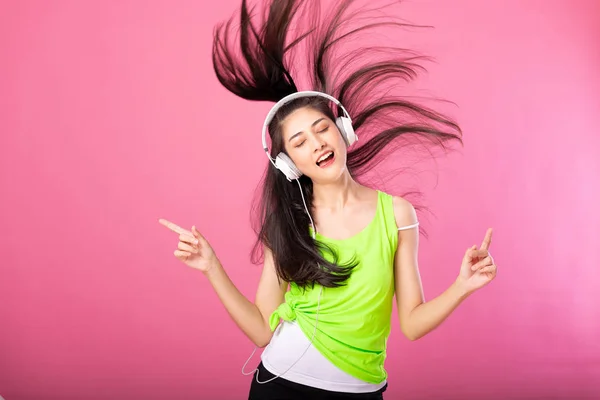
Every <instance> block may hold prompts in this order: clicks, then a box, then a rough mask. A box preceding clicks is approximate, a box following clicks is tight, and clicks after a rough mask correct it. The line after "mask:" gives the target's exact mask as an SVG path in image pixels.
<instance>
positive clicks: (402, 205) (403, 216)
mask: <svg viewBox="0 0 600 400" xmlns="http://www.w3.org/2000/svg"><path fill="white" fill-rule="evenodd" d="M393 204H394V216H395V217H396V225H398V227H403V226H408V225H413V224H416V223H417V222H418V219H417V212H416V211H415V207H414V206H413V205H412V203H411V202H409V201H408V200H406V199H405V198H403V197H400V196H393Z"/></svg>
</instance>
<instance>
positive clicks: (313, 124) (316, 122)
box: [288, 117, 325, 142]
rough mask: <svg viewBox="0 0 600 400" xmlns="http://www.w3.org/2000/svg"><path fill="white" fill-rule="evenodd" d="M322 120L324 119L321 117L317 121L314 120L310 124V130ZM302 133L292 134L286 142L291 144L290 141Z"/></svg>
mask: <svg viewBox="0 0 600 400" xmlns="http://www.w3.org/2000/svg"><path fill="white" fill-rule="evenodd" d="M324 119H325V117H323V118H319V119H318V120H316V121H315V122H313V123H312V125H311V126H310V127H311V128H312V127H314V126H315V125H316V124H318V123H319V122H321V121H323V120H324ZM302 133H303V132H297V133H294V134H293V135H292V136H291V137H290V138H289V139H288V142H291V141H292V139H294V138H295V137H296V136H298V135H300V134H302Z"/></svg>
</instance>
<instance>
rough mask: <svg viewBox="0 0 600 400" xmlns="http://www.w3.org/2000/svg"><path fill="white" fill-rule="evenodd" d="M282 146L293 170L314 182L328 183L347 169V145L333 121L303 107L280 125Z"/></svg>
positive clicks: (319, 112)
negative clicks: (292, 164)
mask: <svg viewBox="0 0 600 400" xmlns="http://www.w3.org/2000/svg"><path fill="white" fill-rule="evenodd" d="M281 132H282V135H283V137H282V139H283V145H284V147H285V150H286V152H287V154H288V155H289V157H290V158H291V159H292V161H293V162H294V164H296V167H298V169H299V170H300V171H301V172H302V173H303V174H304V175H306V176H308V177H309V178H311V179H312V180H313V182H317V183H327V182H332V181H335V180H337V179H339V178H340V176H341V175H342V174H343V172H344V171H345V170H346V142H345V141H344V139H343V138H342V135H341V134H340V131H339V129H338V127H337V125H336V124H335V122H334V121H332V120H331V119H329V118H328V117H327V116H326V115H325V114H323V113H322V112H321V111H318V110H316V109H315V108H312V107H302V108H299V109H297V110H295V111H293V112H292V113H291V114H289V115H288V116H287V117H286V118H285V119H284V120H283V121H282V123H281Z"/></svg>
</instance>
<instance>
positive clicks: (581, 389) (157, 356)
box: [0, 0, 600, 400]
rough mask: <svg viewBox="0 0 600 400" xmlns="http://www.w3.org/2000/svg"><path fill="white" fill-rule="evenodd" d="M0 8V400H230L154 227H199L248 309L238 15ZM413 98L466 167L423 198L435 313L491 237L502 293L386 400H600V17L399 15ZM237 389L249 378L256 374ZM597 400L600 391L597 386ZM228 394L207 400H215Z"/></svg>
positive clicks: (480, 296)
mask: <svg viewBox="0 0 600 400" xmlns="http://www.w3.org/2000/svg"><path fill="white" fill-rule="evenodd" d="M209 3H210V6H209V5H207V2H199V1H176V2H170V1H125V2H116V1H113V2H103V1H85V2H83V1H82V2H78V1H66V0H61V1H53V2H44V1H31V0H30V1H18V2H17V1H13V2H10V4H6V3H5V4H4V6H3V7H2V8H3V12H1V13H0V54H2V62H1V63H0V88H1V89H0V105H1V107H0V110H1V111H0V113H1V114H0V115H1V119H0V123H1V125H0V132H1V141H0V188H1V196H0V205H1V207H0V224H1V227H2V230H1V232H2V240H1V241H0V252H1V258H0V395H1V396H3V397H4V398H6V399H7V400H19V399H51V398H52V399H59V398H78V399H83V398H85V399H101V398H102V399H105V398H111V399H117V398H119V399H133V398H143V399H165V398H169V399H192V398H194V399H197V398H207V399H234V398H236V399H241V398H245V396H246V394H247V391H248V387H249V384H250V377H247V376H243V375H242V374H241V373H240V369H241V367H242V365H243V363H244V362H245V361H246V359H247V357H248V356H249V355H250V353H251V351H252V348H253V346H252V345H251V343H250V341H249V340H247V339H246V338H245V337H244V336H243V334H242V333H241V332H240V331H239V330H238V329H237V328H236V326H235V325H234V323H233V322H232V321H231V320H230V318H229V316H228V315H227V313H226V312H225V310H224V309H223V307H222V306H221V304H220V303H219V301H218V300H217V298H216V296H215V294H214V292H213V291H212V289H211V287H210V286H209V285H208V283H207V281H206V280H205V279H204V277H203V276H202V274H201V273H199V272H197V271H194V270H191V269H189V268H187V267H185V266H184V265H183V264H181V263H179V262H178V261H177V260H176V259H175V258H174V257H173V255H172V251H173V250H174V247H175V244H176V240H177V238H176V236H175V235H174V234H171V233H170V232H169V231H167V230H166V229H164V228H163V227H161V226H160V225H159V224H158V223H157V219H158V218H159V217H164V218H168V219H171V220H172V221H175V222H177V223H179V224H182V225H184V226H186V227H189V226H191V225H192V224H197V226H199V228H200V229H201V230H202V231H203V232H204V234H205V235H206V236H207V237H208V239H209V240H210V241H211V243H212V244H213V246H214V247H215V249H216V251H217V253H218V254H219V256H220V258H221V259H222V261H223V263H224V265H225V266H226V268H227V271H228V272H229V274H230V275H231V277H232V279H233V280H234V281H235V282H236V283H237V284H238V285H239V288H240V290H242V291H243V293H244V294H246V295H247V296H249V297H251V298H253V296H254V290H255V288H256V284H257V281H258V277H259V271H260V268H259V267H258V266H254V265H252V264H251V263H250V262H249V251H250V248H251V245H252V243H253V234H252V231H251V229H250V225H249V209H250V202H249V201H250V199H251V197H252V195H253V190H254V188H255V187H256V185H257V182H258V179H259V178H260V175H261V173H262V171H263V168H264V166H265V163H266V158H265V157H264V153H263V152H262V151H261V148H260V125H261V123H262V120H263V118H264V115H265V113H266V112H267V111H268V108H269V105H268V104H266V103H248V102H246V101H244V100H241V99H238V98H236V97H234V96H233V95H231V94H229V93H227V92H226V91H225V90H224V89H223V88H222V87H221V86H219V84H218V82H217V80H216V78H215V76H214V73H213V71H212V65H211V60H210V52H211V39H212V29H213V26H214V24H215V23H216V22H217V21H219V20H222V19H224V18H227V17H228V16H229V15H230V14H231V13H232V12H233V11H234V9H235V8H236V7H237V6H238V3H239V0H221V1H218V2H212V1H211V2H209ZM402 15H403V16H404V17H406V18H408V19H410V20H411V21H414V22H416V23H420V24H430V25H434V26H435V27H436V29H435V30H423V31H417V32H413V33H410V34H409V33H407V35H408V36H407V39H406V40H407V43H408V42H410V45H411V46H417V49H418V50H423V51H425V52H427V53H428V54H431V55H433V56H435V58H436V59H437V64H434V65H429V66H428V68H429V71H430V73H429V75H427V76H425V77H424V78H423V80H422V81H420V83H419V84H420V87H422V88H423V89H427V90H428V92H429V93H430V94H433V95H435V96H441V97H444V98H448V99H451V100H453V101H455V102H456V103H457V104H458V108H451V110H452V112H453V114H454V115H455V116H456V117H457V118H458V120H459V121H460V123H461V124H462V127H463V128H464V131H465V148H464V150H462V151H461V153H455V154H453V155H451V156H449V157H447V158H445V159H443V160H442V161H441V162H440V163H439V175H438V177H439V182H438V184H437V186H433V185H429V186H427V187H424V189H425V190H426V194H427V204H428V206H429V207H430V209H431V211H432V212H433V213H434V214H435V216H434V217H432V218H430V219H429V220H428V221H427V222H426V228H427V230H428V232H429V234H430V236H429V238H428V239H423V241H422V245H421V255H420V261H421V265H420V267H421V273H422V278H423V282H424V286H425V293H426V296H427V298H432V297H433V296H435V295H437V294H439V293H440V292H441V291H443V290H444V289H445V288H446V287H447V286H448V285H449V284H450V283H451V282H452V281H453V279H454V278H455V276H456V274H457V273H458V268H459V265H460V261H461V257H462V254H463V252H464V250H465V249H466V248H467V247H468V246H470V245H473V244H476V243H477V244H478V243H480V241H481V239H482V238H483V234H484V232H485V229H486V228H487V227H488V226H491V227H494V228H495V236H494V243H493V245H492V250H493V254H494V256H495V259H496V262H497V264H498V265H499V268H500V271H499V274H498V277H497V279H496V280H495V281H494V282H493V283H492V284H491V285H490V286H488V287H486V288H485V289H484V290H482V291H481V292H478V293H476V294H475V295H474V296H473V297H471V298H469V299H468V300H467V301H466V302H465V303H464V304H463V305H462V306H461V307H460V308H459V309H458V310H457V311H456V312H455V313H454V314H453V315H452V316H451V318H450V319H449V320H447V321H446V323H444V324H443V325H442V326H441V327H440V328H439V329H438V330H436V331H434V332H433V333H431V334H430V335H428V336H426V337H425V338H423V339H421V340H419V341H416V342H410V341H408V340H407V339H405V338H404V337H402V336H401V334H400V329H399V326H398V322H397V317H396V316H394V326H393V333H392V336H391V338H390V341H389V358H388V363H387V368H388V371H389V375H390V377H389V378H390V386H389V389H388V392H387V394H386V398H387V399H396V398H403V399H430V398H447V399H449V398H461V399H470V398H473V399H475V398H478V399H493V398H499V399H500V398H504V399H507V398H513V399H516V398H522V399H524V398H547V399H549V398H554V399H558V398H561V399H567V398H571V399H575V398H580V399H583V398H590V399H591V398H598V397H600V379H599V378H600V344H598V337H599V335H600V311H599V308H598V304H599V300H600V299H599V295H598V293H599V289H598V288H599V285H600V277H599V276H600V275H599V273H598V272H597V271H598V265H599V264H600V256H599V253H598V231H599V229H600V211H598V205H599V204H600V188H599V186H600V185H599V184H598V182H599V181H600V179H599V177H600V161H599V159H600V78H599V73H598V71H600V28H599V27H600V2H598V1H595V0H589V1H583V0H579V1H572V0H568V1H567V0H564V1H542V0H527V1H516V0H512V1H496V2H492V1H480V0H461V1H453V2H449V1H443V0H437V1H433V0H418V1H417V0H413V1H410V2H407V3H406V4H405V5H404V8H403V14H402ZM254 360H255V361H253V362H252V363H251V365H252V366H253V365H255V364H256V362H257V360H258V356H256V358H255V359H254ZM594 381H595V382H594ZM219 393H220V394H219Z"/></svg>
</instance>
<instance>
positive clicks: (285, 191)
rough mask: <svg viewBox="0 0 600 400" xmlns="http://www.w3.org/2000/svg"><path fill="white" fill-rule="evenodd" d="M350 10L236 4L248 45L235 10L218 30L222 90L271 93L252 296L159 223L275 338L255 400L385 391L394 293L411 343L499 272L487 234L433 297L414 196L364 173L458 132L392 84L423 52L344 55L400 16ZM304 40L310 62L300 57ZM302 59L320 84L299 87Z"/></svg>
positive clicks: (245, 318) (190, 234) (304, 3)
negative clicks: (235, 23)
mask: <svg viewBox="0 0 600 400" xmlns="http://www.w3.org/2000/svg"><path fill="white" fill-rule="evenodd" d="M353 5H354V2H353V1H350V0H346V1H340V2H338V3H337V4H336V5H335V6H334V7H333V8H332V10H331V11H330V13H329V14H328V15H327V16H326V17H325V18H323V19H322V21H325V22H322V21H321V22H319V21H320V11H319V4H318V2H317V1H309V0H272V1H271V2H270V3H269V4H267V5H266V8H265V10H266V11H265V16H264V18H263V19H262V21H260V22H261V23H262V24H257V23H256V21H254V19H253V17H252V16H251V12H250V10H249V9H248V7H247V4H246V1H243V2H242V7H241V14H240V26H239V41H237V42H236V41H234V40H232V37H231V33H232V31H233V28H232V21H229V22H228V23H227V24H224V25H220V26H219V27H218V28H217V29H216V31H215V39H214V49H213V62H214V67H215V71H216V74H217V77H218V79H219V81H220V82H221V83H222V84H223V86H224V87H225V88H227V89H228V90H230V91H231V92H233V93H235V94H236V95H238V96H241V97H243V98H245V99H248V100H255V101H272V102H275V103H276V104H275V105H274V107H273V108H272V109H271V112H270V113H269V114H268V115H267V117H266V120H265V124H264V127H263V147H264V148H265V151H266V152H267V156H268V159H269V160H268V163H269V164H268V167H267V171H266V175H265V180H264V184H263V186H262V188H263V190H262V197H261V203H260V208H259V211H260V218H259V220H260V221H259V226H258V229H257V233H258V240H257V246H258V248H259V249H260V250H263V251H262V253H261V255H263V256H264V257H263V258H262V260H263V270H262V276H261V279H260V283H259V285H258V289H257V293H256V298H255V301H254V302H252V301H250V300H248V299H247V298H246V297H244V296H243V295H242V294H241V293H240V291H239V290H238V289H237V288H236V287H235V285H234V284H233V283H232V281H231V280H230V279H229V277H228V276H227V273H226V272H225V268H224V267H223V266H222V265H221V263H220V261H219V259H218V257H217V255H216V254H215V253H214V251H213V249H212V248H211V246H210V244H209V243H208V241H207V240H206V239H205V238H204V237H203V236H202V235H201V234H200V232H198V230H197V229H196V228H195V227H192V229H191V230H190V231H188V230H185V229H183V228H181V227H179V226H177V225H175V224H173V223H171V222H169V221H166V220H160V222H161V223H162V224H163V225H165V226H167V227H168V228H170V229H172V230H173V231H175V232H177V233H178V234H179V243H178V246H177V250H175V256H176V257H177V258H178V259H180V260H181V261H183V262H184V263H185V264H186V265H188V266H190V267H192V268H196V269H198V270H200V271H202V272H203V273H204V274H205V275H206V277H207V279H208V280H209V281H210V283H211V284H212V286H213V287H214V289H215V291H216V293H217V295H218V297H219V299H220V300H221V301H222V303H223V304H224V306H225V308H226V309H227V311H228V312H229V314H230V315H231V317H232V318H233V319H234V320H235V322H236V323H237V325H238V326H239V327H240V329H241V330H242V331H243V332H244V333H245V334H246V335H247V336H248V337H249V338H250V339H251V340H252V341H253V342H254V343H255V344H256V346H257V347H266V348H265V349H264V351H263V353H262V356H261V359H262V361H261V362H260V364H259V366H258V368H257V369H256V370H255V371H253V373H254V379H253V380H252V384H251V387H250V395H249V398H250V399H301V398H302V399H304V398H311V399H345V398H348V399H381V398H383V395H382V393H383V392H384V391H385V390H386V388H387V384H388V382H387V373H386V370H385V368H384V361H385V358H386V342H387V338H388V335H389V333H390V324H391V313H392V305H393V301H394V298H395V301H396V302H397V308H398V314H399V315H398V317H399V320H400V326H401V328H402V332H403V333H404V335H406V337H408V338H409V339H411V340H415V339H418V338H420V337H422V336H423V335H425V334H427V333H428V332H430V331H432V330H433V329H435V328H436V327H437V326H438V325H440V323H442V321H444V320H445V319H446V318H447V317H448V316H449V315H450V313H451V312H452V311H453V310H454V309H455V308H456V307H457V306H458V305H459V304H460V303H461V301H462V300H464V299H465V298H466V297H467V296H469V295H470V294H471V293H473V292H474V291H475V290H477V289H479V288H481V287H483V286H484V285H486V284H487V283H489V282H490V281H491V280H492V279H493V278H494V277H495V275H496V266H495V265H494V261H493V259H492V257H491V255H490V254H489V251H488V249H489V246H490V242H491V230H488V232H487V233H486V234H485V237H484V240H483V243H482V244H481V246H479V247H478V246H473V247H471V248H469V249H467V251H466V252H465V255H464V258H463V260H462V265H461V266H460V270H459V273H458V277H457V279H456V280H455V282H453V283H452V284H451V285H450V287H449V288H448V289H447V290H446V291H445V292H443V293H442V294H441V295H440V296H438V297H436V298H435V299H432V300H430V301H427V302H425V300H424V296H423V291H422V287H421V281H420V277H419V271H418V262H417V251H418V242H419V228H418V225H419V222H418V219H417V213H416V211H415V207H414V206H413V205H412V204H411V203H410V202H409V201H408V200H406V199H405V198H403V197H401V196H394V195H391V194H388V193H386V192H383V191H381V190H377V189H373V188H370V187H367V186H366V185H364V184H362V183H361V182H360V179H359V178H360V177H361V176H363V174H365V173H366V172H368V171H369V170H371V169H372V168H373V167H374V166H375V165H377V164H378V163H379V162H380V161H381V160H383V159H384V158H385V157H387V156H390V155H392V154H394V153H395V152H406V151H409V149H411V148H414V147H413V146H412V145H413V144H414V143H417V144H418V145H420V146H425V147H426V148H427V150H430V147H436V146H437V147H441V148H443V149H445V148H446V147H447V146H448V144H449V143H451V142H454V141H456V142H459V143H460V135H461V132H460V129H459V127H458V126H457V125H456V124H455V123H453V122H452V121H450V120H449V119H448V118H446V117H444V116H443V115H441V114H440V113H437V112H435V111H433V110H431V109H427V108H425V107H423V106H420V105H418V104H416V103H413V102H410V101H408V100H406V99H403V98H401V97H394V95H393V94H392V93H393V90H392V89H394V88H395V87H398V86H399V84H401V83H404V82H406V81H408V80H410V79H412V78H414V77H415V76H416V71H417V69H418V68H419V66H418V65H417V64H416V60H417V57H416V56H415V55H414V54H412V53H410V52H408V51H406V50H403V49H400V48H395V47H389V46H388V47H358V48H351V47H348V46H347V45H346V47H345V48H343V49H342V50H340V46H341V45H342V44H345V43H346V42H347V41H348V40H350V39H353V38H354V37H355V36H357V35H358V34H359V33H364V32H365V31H367V30H371V29H374V28H378V27H382V26H386V27H388V28H389V27H402V26H403V25H402V24H401V23H398V22H395V21H393V20H390V19H384V18H383V17H382V15H384V14H383V13H380V14H373V18H375V20H374V22H372V23H367V24H363V25H362V26H356V25H352V24H353V23H355V22H356V21H362V22H364V21H365V20H366V19H365V18H364V17H365V16H367V15H369V12H371V11H377V10H371V11H369V10H364V12H365V14H362V16H361V18H360V19H359V18H356V17H357V16H358V15H359V14H358V13H357V12H356V10H355V9H353V8H352V7H353ZM353 18H356V19H353ZM292 32H299V33H297V34H296V35H295V36H292ZM301 44H302V45H304V48H303V49H304V51H306V53H305V55H304V57H300V56H298V55H297V54H296V53H297V52H298V51H300V50H299V49H300V48H301ZM293 51H296V53H292V52H293ZM292 55H296V57H295V58H293V57H292ZM294 60H295V61H294ZM303 60H304V61H306V62H305V63H303V62H302V61H303ZM302 68H305V69H307V70H308V73H307V74H306V76H305V78H307V81H308V82H309V85H310V86H309V89H311V90H312V91H300V90H298V88H297V87H296V83H295V82H296V76H295V75H296V74H298V71H299V70H301V69H302ZM267 132H268V135H269V137H270V141H271V146H270V150H269V147H268V145H267V140H266V135H267ZM358 136H360V141H359V142H357V141H358ZM257 140H258V138H257ZM358 143H360V144H358ZM403 154H404V153H403Z"/></svg>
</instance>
